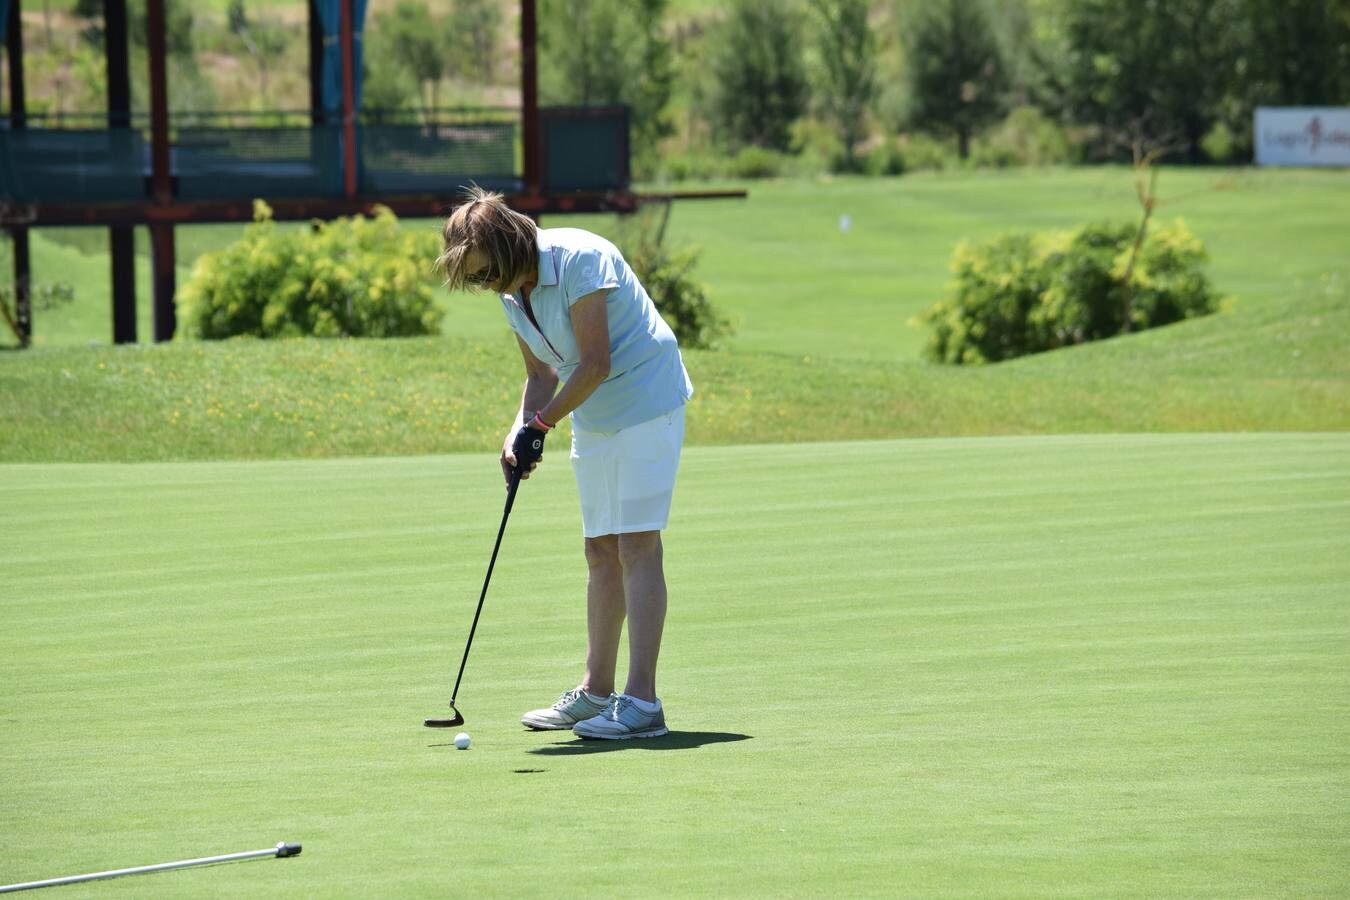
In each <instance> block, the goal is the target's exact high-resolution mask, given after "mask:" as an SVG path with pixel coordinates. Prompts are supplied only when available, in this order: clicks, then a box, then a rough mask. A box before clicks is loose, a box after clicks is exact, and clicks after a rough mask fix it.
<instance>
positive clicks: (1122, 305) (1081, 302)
mask: <svg viewBox="0 0 1350 900" xmlns="http://www.w3.org/2000/svg"><path fill="white" fill-rule="evenodd" d="M1135 234H1136V227H1135V226H1134V225H1130V224H1119V225H1117V224H1110V223H1099V224H1093V225H1085V226H1083V227H1081V228H1079V229H1076V230H1074V231H1067V232H1049V233H1044V234H1017V235H1008V236H1005V237H1001V238H998V239H996V240H993V241H990V242H989V243H986V244H972V243H969V242H966V241H963V242H962V243H961V244H959V245H958V246H957V248H956V252H955V253H954V254H953V256H952V262H951V268H952V273H953V276H954V277H953V280H952V282H951V285H950V287H949V289H948V293H947V296H946V297H944V298H943V299H942V300H941V301H939V302H938V303H936V304H934V305H933V306H931V307H929V308H928V309H927V310H925V311H924V312H923V313H922V314H921V315H920V316H919V321H920V322H921V323H924V324H928V325H931V326H932V328H933V332H932V334H931V335H930V336H929V340H928V344H927V346H926V347H925V355H927V356H928V357H929V358H930V359H933V360H935V361H937V362H947V363H957V364H967V363H985V362H998V361H1000V360H1005V359H1012V358H1014V357H1018V356H1023V355H1025V354H1028V353H1038V352H1040V351H1043V350H1052V349H1054V348H1056V347H1064V346H1068V345H1070V344H1078V343H1083V342H1085V341H1094V340H1100V339H1102V338H1107V337H1111V336H1113V335H1116V334H1120V333H1121V332H1122V331H1124V330H1125V321H1126V318H1127V316H1128V320H1129V323H1130V326H1129V327H1130V330H1132V331H1140V330H1143V329H1146V328H1154V327H1157V326H1160V325H1167V324H1169V323H1171V322H1176V321H1179V320H1181V319H1185V318H1190V317H1192V316H1199V315H1205V314H1207V313H1211V312H1213V311H1214V310H1215V309H1217V308H1218V300H1219V298H1218V296H1217V295H1216V293H1215V292H1214V290H1213V288H1212V287H1211V286H1210V283H1209V280H1208V278H1207V277H1206V276H1205V274H1204V272H1203V271H1202V270H1201V266H1202V265H1203V263H1204V262H1205V260H1206V254H1205V249H1204V245H1203V244H1201V242H1200V241H1199V239H1197V238H1196V237H1195V235H1193V234H1192V233H1191V232H1190V231H1189V230H1188V229H1187V228H1186V226H1185V224H1183V223H1182V222H1180V221H1178V222H1176V223H1174V224H1172V225H1170V226H1167V227H1162V228H1156V229H1154V230H1153V231H1151V232H1150V233H1149V235H1148V236H1147V238H1146V239H1145V241H1144V244H1143V246H1142V247H1141V248H1140V252H1139V255H1138V258H1137V259H1136V260H1135V262H1134V266H1133V269H1132V270H1131V271H1130V275H1129V279H1128V282H1127V280H1126V277H1125V273H1126V270H1127V268H1128V267H1129V260H1130V254H1131V250H1132V247H1133V243H1134V238H1135Z"/></svg>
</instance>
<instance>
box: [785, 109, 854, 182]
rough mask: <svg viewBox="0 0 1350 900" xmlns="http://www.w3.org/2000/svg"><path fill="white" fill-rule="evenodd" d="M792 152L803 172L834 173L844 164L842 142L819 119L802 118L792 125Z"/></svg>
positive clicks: (831, 129) (830, 128) (832, 130)
mask: <svg viewBox="0 0 1350 900" xmlns="http://www.w3.org/2000/svg"><path fill="white" fill-rule="evenodd" d="M792 152H793V153H794V154H796V156H797V159H798V166H799V167H800V169H801V170H803V171H810V172H836V171H839V169H840V167H841V166H843V164H844V163H843V160H844V156H845V154H844V142H843V141H841V140H840V139H839V135H838V134H836V133H835V130H834V128H832V127H831V126H830V125H828V124H826V123H825V122H822V121H820V120H819V119H810V118H802V119H798V120H797V121H796V122H794V123H793V124H792Z"/></svg>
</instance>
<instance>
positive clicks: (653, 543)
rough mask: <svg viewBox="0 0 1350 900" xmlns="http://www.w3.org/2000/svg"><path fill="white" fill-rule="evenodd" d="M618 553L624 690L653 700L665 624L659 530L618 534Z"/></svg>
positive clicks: (663, 573)
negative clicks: (623, 606)
mask: <svg viewBox="0 0 1350 900" xmlns="http://www.w3.org/2000/svg"><path fill="white" fill-rule="evenodd" d="M618 556H619V560H620V563H621V564H622V566H623V596H624V598H625V599H626V600H627V607H628V685H627V687H625V689H624V693H626V694H628V695H629V696H630V697H637V698H638V699H639V700H655V699H656V658H657V656H659V655H660V653H661V632H662V630H663V629H664V628H665V624H666V576H665V571H664V570H663V569H662V565H661V532H659V531H638V532H633V533H631V534H621V535H618ZM616 636H617V635H616Z"/></svg>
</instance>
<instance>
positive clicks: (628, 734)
mask: <svg viewBox="0 0 1350 900" xmlns="http://www.w3.org/2000/svg"><path fill="white" fill-rule="evenodd" d="M572 731H573V732H575V733H576V734H577V735H578V736H579V737H584V738H604V739H606V740H612V741H626V740H628V739H629V738H649V737H660V736H661V735H663V734H665V733H666V714H665V710H663V709H662V708H661V701H660V700H657V701H656V709H655V710H652V711H651V712H648V711H647V710H644V709H640V708H638V705H637V703H635V702H634V700H633V698H632V697H630V696H628V695H627V694H618V695H616V696H615V697H614V698H613V700H612V701H611V702H610V705H609V708H607V709H606V710H605V711H604V712H602V713H600V714H599V715H597V716H592V717H591V718H589V719H586V720H584V721H581V722H578V723H577V724H576V725H575V727H573V728H572Z"/></svg>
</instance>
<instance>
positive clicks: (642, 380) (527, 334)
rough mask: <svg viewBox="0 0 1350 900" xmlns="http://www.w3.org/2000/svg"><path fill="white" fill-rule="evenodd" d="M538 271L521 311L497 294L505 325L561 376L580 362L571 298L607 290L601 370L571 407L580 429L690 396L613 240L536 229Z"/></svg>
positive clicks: (624, 423) (611, 425) (652, 308)
mask: <svg viewBox="0 0 1350 900" xmlns="http://www.w3.org/2000/svg"><path fill="white" fill-rule="evenodd" d="M538 236H539V277H538V283H537V284H535V286H534V288H533V289H532V290H531V291H530V308H531V309H533V310H534V317H535V320H536V321H537V322H538V323H539V328H535V327H534V325H533V324H532V323H531V322H530V318H529V316H528V315H526V314H525V305H524V303H523V302H522V300H521V298H520V296H519V295H516V294H502V295H501V300H502V308H503V309H504V310H505V311H506V318H507V321H508V322H510V323H511V329H512V330H513V331H515V333H516V334H518V335H520V337H521V338H522V339H523V340H524V341H525V343H526V344H528V345H529V347H530V350H531V351H532V352H533V353H534V355H535V356H537V357H539V359H540V360H541V361H543V362H546V363H548V364H549V365H551V366H553V367H554V368H555V369H557V371H558V377H559V378H560V379H562V380H563V381H566V380H567V379H568V378H569V377H571V375H572V372H574V371H575V370H576V368H577V366H578V365H580V363H581V353H580V351H579V350H578V349H577V341H576V336H575V335H574V334H573V333H572V316H571V308H572V304H574V303H576V302H577V301H578V300H580V299H581V298H582V297H585V296H586V295H588V294H593V293H595V292H596V291H607V292H608V293H607V294H606V295H605V312H606V315H607V316H608V318H609V377H608V378H606V379H605V380H604V382H603V383H602V384H601V385H600V386H599V387H597V388H596V389H595V391H594V393H592V394H591V395H590V396H589V397H587V398H586V400H585V401H584V402H583V403H582V404H581V405H580V406H578V407H577V408H576V410H575V411H573V413H572V421H573V423H574V424H575V425H576V426H578V427H580V428H583V429H585V430H586V431H601V432H612V431H618V430H619V429H621V428H628V427H629V426H631V425H637V424H639V423H641V422H646V421H648V420H649V419H654V418H656V417H657V416H660V415H664V414H665V413H668V412H671V411H672V410H675V409H677V408H679V407H680V406H681V405H682V404H683V403H684V402H685V401H687V400H688V399H689V398H690V397H692V396H693V395H694V386H693V384H692V383H691V382H690V381H689V373H688V372H687V371H685V368H684V360H683V359H682V358H681V357H680V346H679V344H678V343H677V342H676V340H675V333H674V332H673V331H671V330H670V326H669V325H667V324H666V323H665V320H664V319H662V318H661V314H660V313H658V312H657V311H656V305H655V304H653V303H652V300H651V298H650V297H648V296H647V291H646V290H645V289H644V288H643V287H642V284H641V283H640V282H639V281H638V279H637V276H636V275H635V274H633V270H632V269H631V268H629V266H628V263H627V262H626V261H625V260H624V258H623V255H622V254H620V253H619V250H618V248H617V247H615V246H614V245H613V244H611V243H610V242H609V241H607V240H605V239H604V238H602V237H600V236H599V235H595V234H591V233H590V232H589V231H582V230H581V229H579V228H541V229H539V231H538Z"/></svg>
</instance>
